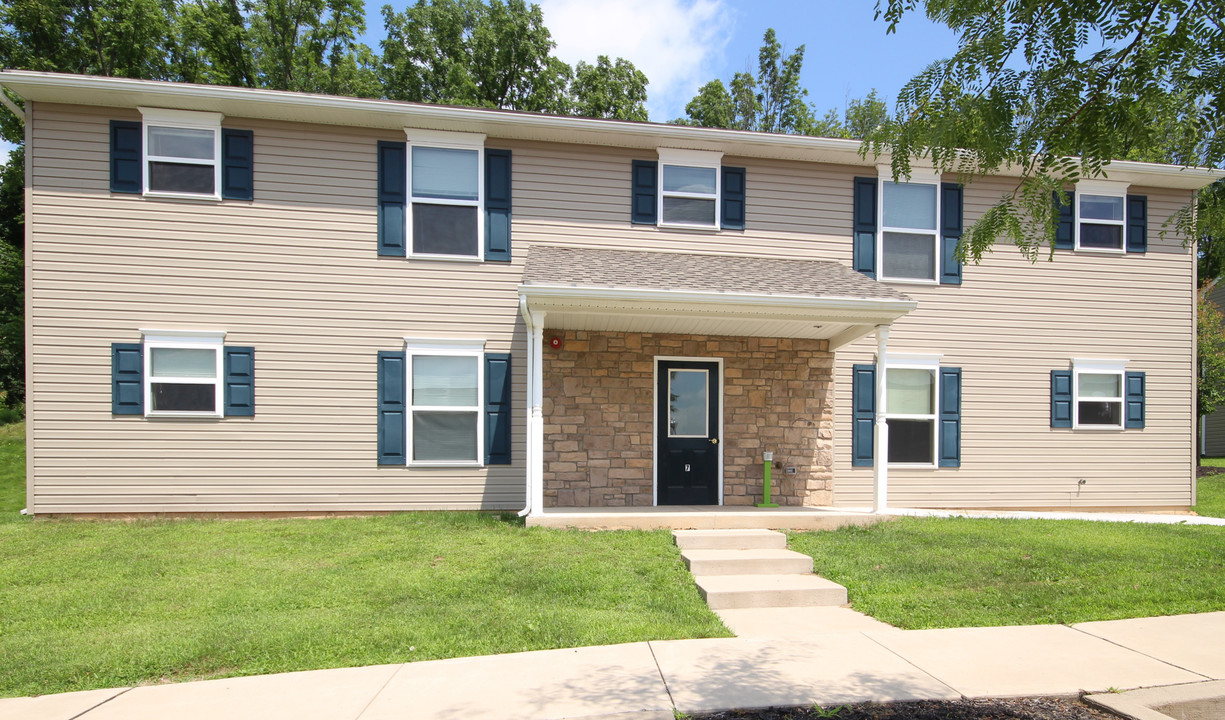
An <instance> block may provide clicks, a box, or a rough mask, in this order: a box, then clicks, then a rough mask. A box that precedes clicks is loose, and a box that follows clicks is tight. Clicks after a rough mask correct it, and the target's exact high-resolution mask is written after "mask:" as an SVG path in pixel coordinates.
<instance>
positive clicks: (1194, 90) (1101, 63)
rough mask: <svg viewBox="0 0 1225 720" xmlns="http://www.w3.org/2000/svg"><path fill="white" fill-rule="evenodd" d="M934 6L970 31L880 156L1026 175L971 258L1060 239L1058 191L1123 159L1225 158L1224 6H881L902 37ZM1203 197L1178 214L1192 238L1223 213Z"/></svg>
mask: <svg viewBox="0 0 1225 720" xmlns="http://www.w3.org/2000/svg"><path fill="white" fill-rule="evenodd" d="M920 4H921V5H922V7H923V10H924V11H925V13H926V15H927V16H928V17H929V18H930V19H932V20H934V21H936V22H939V23H942V24H944V25H947V26H948V27H950V28H951V29H953V30H954V31H955V32H956V33H957V34H958V36H959V40H958V49H957V52H956V53H955V54H954V55H953V56H952V57H951V58H948V59H945V60H940V61H938V62H935V63H932V64H931V65H929V66H928V67H927V68H925V69H924V70H923V71H922V72H920V73H919V74H918V75H916V76H915V77H914V78H913V79H912V80H911V81H910V82H909V83H908V84H907V85H906V86H905V88H903V90H902V92H901V94H900V97H899V99H898V102H897V107H896V113H895V115H894V117H893V118H891V119H890V121H889V122H886V123H884V124H883V125H882V126H881V127H880V128H878V129H877V130H876V131H875V132H873V133H872V134H871V137H870V138H869V140H870V144H869V151H870V152H876V153H881V152H889V153H891V154H892V162H893V171H894V174H895V176H905V175H907V174H908V172H909V168H910V161H911V159H912V158H920V157H925V158H929V159H930V160H931V161H932V162H933V163H934V164H935V166H936V167H937V169H939V170H941V171H945V172H957V173H959V174H960V175H961V176H962V177H963V178H964V179H966V180H969V179H972V178H974V177H977V176H982V175H985V174H987V173H990V172H992V171H994V170H997V169H999V168H1000V167H1003V166H1011V167H1013V168H1018V169H1019V170H1020V174H1021V177H1020V179H1019V182H1018V184H1017V186H1016V189H1015V190H1013V191H1012V192H1009V193H1006V194H1005V195H1004V196H1003V197H1002V198H1001V200H1000V201H999V202H998V203H996V204H995V205H994V206H993V207H991V208H989V209H988V210H987V211H986V212H985V213H984V214H983V216H982V218H981V219H980V220H979V221H977V222H976V223H975V224H974V225H972V226H971V227H969V228H967V231H966V234H965V236H964V238H963V240H964V241H965V242H964V243H963V245H962V252H963V253H964V254H965V255H966V256H968V257H969V258H972V259H974V260H978V259H980V258H981V257H982V255H983V253H985V252H987V251H989V250H990V248H991V247H992V245H993V244H995V243H996V242H997V241H1004V240H1009V241H1011V242H1013V243H1015V244H1016V245H1017V246H1018V247H1019V248H1021V250H1022V251H1023V252H1025V253H1026V254H1027V255H1028V256H1029V257H1031V258H1036V257H1038V256H1039V255H1040V254H1041V251H1042V250H1044V249H1047V248H1053V245H1054V232H1055V218H1054V217H1053V215H1054V213H1053V203H1052V202H1051V193H1052V192H1053V191H1055V190H1058V189H1061V188H1062V187H1064V186H1065V185H1066V184H1069V183H1072V182H1075V181H1077V180H1078V179H1081V178H1091V177H1097V176H1101V175H1103V174H1105V172H1106V171H1105V166H1106V164H1107V163H1108V162H1109V161H1110V160H1114V159H1120V158H1125V157H1128V156H1129V155H1134V154H1136V153H1143V152H1147V151H1149V150H1150V149H1152V148H1154V147H1157V146H1160V145H1161V144H1162V143H1163V142H1164V143H1167V144H1168V143H1169V142H1170V141H1171V140H1177V142H1176V143H1174V144H1175V145H1177V146H1178V147H1179V148H1181V150H1182V151H1181V152H1180V153H1179V155H1178V156H1177V158H1176V160H1175V161H1176V162H1179V163H1182V164H1185V165H1198V166H1216V165H1219V164H1220V162H1221V161H1222V159H1223V158H1225V138H1222V137H1221V136H1220V135H1219V134H1218V133H1217V130H1218V129H1219V127H1220V125H1221V123H1222V118H1223V117H1225V115H1223V113H1225V95H1222V92H1223V88H1225V64H1223V63H1221V62H1220V58H1221V57H1223V56H1225V23H1222V20H1221V14H1220V13H1221V8H1220V4H1219V3H1218V2H1209V3H1196V2H1187V1H1186V0H1116V1H1114V2H1110V3H1103V2H1094V1H1093V0H1056V1H1053V2H1044V3H1034V2H1023V1H1022V0H1004V1H1003V2H999V3H978V2H971V1H970V0H923V1H922V3H920V2H919V0H878V4H877V14H878V17H880V16H883V17H884V19H885V20H886V21H887V22H888V23H889V26H888V31H889V32H893V31H894V30H895V29H896V26H897V25H898V23H899V22H900V21H901V20H902V19H903V17H904V16H905V15H906V13H908V12H911V11H914V10H916V9H917V8H918V7H919V6H920ZM1171 131H1173V132H1171ZM1196 204H1197V203H1192V204H1191V205H1189V206H1188V207H1187V208H1186V209H1184V211H1183V212H1181V213H1179V214H1178V215H1177V216H1176V217H1175V218H1172V221H1173V224H1174V226H1175V227H1177V228H1178V229H1179V230H1180V231H1181V232H1182V233H1183V234H1184V235H1186V236H1187V237H1191V238H1199V237H1202V236H1204V235H1205V234H1207V232H1206V231H1207V228H1208V227H1209V226H1211V225H1212V224H1213V223H1219V222H1220V221H1219V218H1214V217H1211V215H1212V214H1213V213H1215V212H1217V209H1218V207H1219V203H1216V204H1213V203H1209V204H1207V205H1205V204H1204V203H1203V202H1202V201H1201V202H1199V203H1198V204H1199V205H1200V207H1199V208H1198V209H1199V210H1200V212H1196V210H1197V208H1196ZM1204 210H1207V211H1208V212H1207V213H1205V212H1203V211H1204Z"/></svg>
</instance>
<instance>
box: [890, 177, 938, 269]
mask: <svg viewBox="0 0 1225 720" xmlns="http://www.w3.org/2000/svg"><path fill="white" fill-rule="evenodd" d="M892 182H893V168H892V167H890V166H887V165H885V166H878V167H877V183H876V199H877V203H876V258H877V266H878V267H879V268H880V271H879V272H878V273H877V277H878V278H879V279H880V280H881V282H891V283H904V284H909V285H939V284H940V263H941V261H942V258H943V257H944V256H943V255H942V254H941V249H942V248H941V246H940V244H941V243H942V242H943V240H944V239H943V238H942V237H941V236H940V218H941V216H940V195H941V193H940V174H939V173H937V172H935V171H934V170H922V169H917V168H916V169H912V170H911V172H910V178H909V179H900V180H899V181H898V182H897V184H898V185H932V186H934V187H935V188H936V193H935V194H936V223H935V224H936V227H935V228H934V229H932V230H930V231H929V230H922V229H919V228H903V227H885V184H886V183H892ZM885 232H896V233H905V234H907V235H927V234H930V235H931V236H932V249H933V251H934V252H935V256H934V262H932V277H931V279H930V280H929V279H925V278H898V277H889V276H887V275H885Z"/></svg>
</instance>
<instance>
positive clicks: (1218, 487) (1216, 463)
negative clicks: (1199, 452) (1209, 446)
mask: <svg viewBox="0 0 1225 720" xmlns="http://www.w3.org/2000/svg"><path fill="white" fill-rule="evenodd" d="M1200 463H1201V464H1203V465H1207V466H1209V467H1219V468H1225V458H1203V459H1201V460H1200ZM1195 499H1196V500H1197V501H1198V502H1197V504H1196V506H1195V508H1193V509H1194V510H1195V512H1197V513H1199V514H1200V515H1208V516H1211V517H1225V473H1221V474H1219V475H1208V476H1205V477H1202V478H1200V479H1199V485H1198V488H1197V489H1196V492H1195Z"/></svg>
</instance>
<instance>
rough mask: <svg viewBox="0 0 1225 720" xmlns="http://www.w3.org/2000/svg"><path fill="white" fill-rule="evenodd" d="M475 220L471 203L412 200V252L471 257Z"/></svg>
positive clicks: (475, 247)
mask: <svg viewBox="0 0 1225 720" xmlns="http://www.w3.org/2000/svg"><path fill="white" fill-rule="evenodd" d="M477 222H478V217H477V209H476V208H475V207H473V206H469V205H427V204H425V203H413V252H414V253H425V254H431V255H472V256H475V255H476V254H477Z"/></svg>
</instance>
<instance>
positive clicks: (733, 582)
mask: <svg viewBox="0 0 1225 720" xmlns="http://www.w3.org/2000/svg"><path fill="white" fill-rule="evenodd" d="M695 580H696V581H697V585H698V590H699V591H700V592H701V593H702V597H703V598H704V599H705V600H706V604H707V605H709V606H710V609H711V610H725V609H729V608H765V607H820V606H828V605H845V604H846V601H847V600H846V588H844V587H842V586H841V585H839V584H838V583H836V582H831V581H829V580H826V579H825V578H822V577H817V576H816V575H710V576H706V577H698V578H695Z"/></svg>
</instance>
